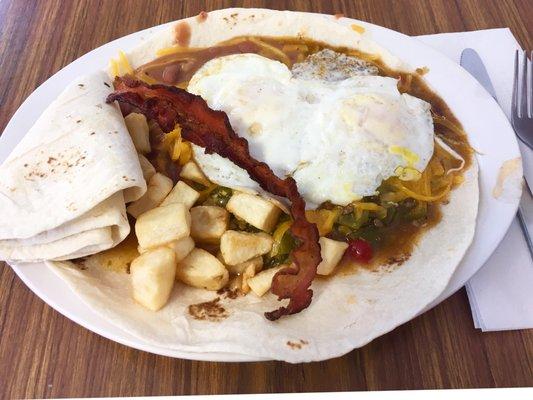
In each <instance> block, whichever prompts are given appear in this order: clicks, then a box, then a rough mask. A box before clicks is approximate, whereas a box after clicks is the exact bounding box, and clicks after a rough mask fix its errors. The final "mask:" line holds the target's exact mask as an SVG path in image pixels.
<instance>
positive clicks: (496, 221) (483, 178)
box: [0, 19, 520, 361]
mask: <svg viewBox="0 0 533 400" xmlns="http://www.w3.org/2000/svg"><path fill="white" fill-rule="evenodd" d="M343 21H344V22H346V23H347V24H352V23H357V24H360V25H363V26H364V27H365V28H366V29H367V31H368V32H369V33H370V34H371V35H372V37H373V38H374V40H375V41H376V42H378V43H379V44H381V45H382V46H383V47H386V48H388V49H390V50H391V51H392V52H393V53H394V54H396V55H398V56H399V57H400V58H401V59H403V60H404V61H406V62H407V63H408V64H410V65H411V66H427V67H429V70H430V72H429V74H428V75H427V76H426V78H427V81H428V82H429V84H430V85H431V86H432V87H433V89H435V91H436V92H437V93H439V95H440V96H441V97H442V98H443V99H444V100H445V101H446V102H447V104H448V106H449V107H450V108H451V109H452V111H453V112H454V113H455V115H456V116H457V118H458V119H459V120H460V121H461V123H462V124H463V126H464V128H465V130H466V132H467V133H468V135H469V138H470V141H471V144H472V145H473V147H474V148H475V149H476V150H478V151H479V154H481V155H479V156H477V159H478V162H479V167H480V177H479V183H480V202H479V214H478V219H477V228H476V234H475V237H474V241H473V243H472V246H471V247H470V248H469V250H468V252H467V254H466V256H465V257H464V259H463V261H462V262H461V264H460V265H459V267H458V269H457V271H456V272H455V274H454V275H453V277H452V279H451V281H450V283H449V285H448V287H447V288H446V290H445V291H444V292H443V293H442V295H441V296H440V297H439V298H438V299H437V300H436V301H435V302H433V303H432V304H431V307H433V306H435V305H436V304H438V303H439V302H441V301H443V300H444V299H446V298H447V297H448V296H450V295H451V294H453V293H454V292H456V291H457V290H458V289H460V288H461V287H462V286H463V285H464V284H465V282H466V281H467V280H468V279H470V277H472V275H474V274H475V272H476V271H477V270H478V269H479V268H480V267H481V266H482V265H483V264H484V263H485V261H486V260H487V259H488V257H489V256H490V255H491V253H492V252H493V251H494V249H495V248H496V247H497V245H498V244H499V242H500V241H501V240H502V238H503V236H504V234H505V232H506V231H507V229H508V227H509V225H510V223H511V221H512V219H513V217H514V215H515V214H516V210H517V207H518V198H517V199H516V201H513V202H509V203H503V202H497V201H496V200H495V199H494V198H493V197H492V195H491V193H492V188H493V187H494V184H495V182H496V177H497V174H498V171H499V168H500V166H501V165H502V163H503V162H504V161H506V160H509V159H512V158H516V157H519V156H520V153H519V150H518V144H517V142H516V139H515V135H514V133H513V131H512V129H511V126H510V125H509V122H508V120H507V118H506V117H505V115H504V114H503V112H502V111H501V109H500V108H499V106H498V105H497V104H496V102H495V101H494V100H493V99H492V97H490V96H489V95H488V94H487V93H486V92H485V91H484V90H483V88H482V87H481V86H480V85H479V84H478V82H477V81H476V80H475V79H473V78H472V77H471V76H470V75H469V74H468V73H467V72H466V71H464V70H463V69H462V68H461V67H459V66H458V65H457V64H455V63H453V62H452V61H450V60H449V59H448V58H446V57H445V56H443V55H442V54H440V53H438V52H436V51H435V50H433V49H431V48H430V47H427V46H426V45H424V44H422V43H421V42H419V41H417V40H414V39H412V38H410V37H408V36H406V35H403V34H401V33H398V32H395V31H392V30H390V29H386V28H383V27H380V26H377V25H372V24H368V23H365V22H362V21H357V20H349V19H345V20H343ZM163 26H165V25H160V26H158V27H155V28H150V29H147V30H144V31H140V32H137V33H133V34H131V35H128V36H125V37H123V38H120V39H117V40H115V41H113V42H110V43H108V44H106V45H104V46H102V47H99V48H97V49H95V50H93V51H91V52H89V53H87V54H85V55H84V56H83V57H80V58H79V59H77V60H76V61H74V62H72V63H71V64H69V65H67V66H66V67H65V68H63V69H62V70H61V71H59V72H58V73H56V74H55V75H54V76H52V77H51V78H50V79H48V80H47V81H46V82H45V83H43V84H42V85H41V86H39V87H38V88H37V89H36V90H35V91H34V92H33V93H32V94H31V95H30V96H29V97H28V98H27V99H26V101H25V102H24V103H23V104H22V105H21V106H20V108H19V109H18V110H17V112H16V113H15V115H14V116H13V118H12V119H11V121H10V122H9V124H8V125H7V127H6V129H5V130H4V133H3V134H2V136H1V138H0V161H3V160H4V159H5V158H6V157H7V155H8V154H9V153H10V152H11V150H12V149H13V148H14V147H15V145H16V144H17V143H18V142H19V141H20V139H21V138H22V137H23V135H24V133H25V132H27V131H28V129H29V128H30V127H31V126H32V124H33V123H34V122H35V120H36V119H37V118H38V116H39V115H40V114H41V113H42V112H43V110H44V109H45V108H46V107H47V106H48V104H50V103H51V102H52V101H53V100H54V99H55V98H56V97H57V96H58V95H59V93H60V92H61V91H62V90H63V89H64V87H65V85H66V83H67V82H70V81H71V80H73V79H74V78H76V77H77V76H79V75H82V74H85V73H88V72H91V71H94V70H96V69H101V68H103V67H104V66H105V64H106V63H107V61H108V60H109V59H110V58H112V57H114V56H116V54H117V52H118V51H119V50H129V49H131V48H133V47H134V46H135V45H136V44H137V43H138V41H139V39H140V38H141V37H143V36H146V35H149V34H151V33H152V32H154V31H155V30H158V29H161V28H162V27H163ZM490 132H497V134H494V135H491V134H490ZM494 210H498V212H494ZM457 222H458V223H460V221H457ZM13 269H14V270H15V272H16V273H17V275H18V276H19V277H20V278H21V279H22V280H23V281H24V283H26V285H28V287H29V288H30V289H31V290H32V291H33V292H34V293H35V294H37V295H38V296H39V297H40V298H41V299H43V300H44V301H45V302H46V303H48V304H49V305H50V306H51V307H53V308H54V309H56V310H57V311H59V312H60V313H62V314H63V315H65V316H66V317H68V318H70V319H71V320H73V321H75V322H77V323H78V324H80V325H82V326H84V327H85V328H87V329H90V330H91V331H93V332H96V333H98V334H100V335H102V336H104V337H106V338H108V339H111V340H114V341H116V342H119V343H122V344H124V345H126V346H130V347H134V348H136V349H140V350H144V351H148V352H151V353H156V354H161V355H166V356H170V357H178V358H187V359H193V360H209V361H257V360H259V359H258V358H257V357H249V356H244V355H240V354H230V353H203V354H200V353H187V352H182V351H176V350H169V349H166V348H162V347H157V346H153V345H151V344H147V343H146V342H144V341H143V340H141V339H139V338H137V337H135V336H132V335H130V334H128V333H126V332H124V331H122V330H121V329H119V328H117V327H115V326H114V325H112V324H111V323H110V322H108V321H106V320H105V319H103V318H102V317H100V316H99V315H97V314H96V313H94V312H93V311H92V310H91V309H90V308H89V307H87V306H86V305H85V304H84V303H82V302H81V300H80V299H79V298H78V297H77V296H76V295H75V294H74V293H73V292H72V291H71V290H70V289H69V287H68V286H67V284H66V283H64V282H63V281H62V280H61V279H60V278H58V277H57V276H56V275H55V274H54V273H53V272H52V271H51V270H49V269H48V268H47V267H46V266H45V265H43V264H26V265H23V266H13ZM431 307H428V308H427V309H429V308H431Z"/></svg>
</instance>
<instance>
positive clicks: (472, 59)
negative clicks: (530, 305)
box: [460, 49, 533, 257]
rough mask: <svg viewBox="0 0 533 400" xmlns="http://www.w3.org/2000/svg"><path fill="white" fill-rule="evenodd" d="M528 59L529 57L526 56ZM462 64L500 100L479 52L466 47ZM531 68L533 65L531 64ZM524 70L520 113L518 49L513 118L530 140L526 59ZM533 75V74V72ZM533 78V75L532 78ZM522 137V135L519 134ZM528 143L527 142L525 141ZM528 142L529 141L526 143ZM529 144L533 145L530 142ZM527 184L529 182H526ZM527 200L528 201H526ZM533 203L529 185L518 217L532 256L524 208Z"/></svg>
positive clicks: (532, 130)
mask: <svg viewBox="0 0 533 400" xmlns="http://www.w3.org/2000/svg"><path fill="white" fill-rule="evenodd" d="M524 57H525V52H524ZM525 58H526V59H527V57H525ZM460 64H461V66H462V67H463V68H464V69H466V70H467V71H468V72H469V73H470V74H471V75H472V76H473V77H474V78H476V79H477V81H478V82H479V83H480V84H481V85H482V86H483V87H484V88H485V90H486V91H487V92H488V93H489V94H490V95H491V96H492V98H493V99H494V100H496V102H498V99H497V98H496V91H495V90H494V86H493V85H492V82H491V80H490V77H489V74H488V72H487V69H486V68H485V65H484V64H483V61H482V60H481V58H480V57H479V54H478V53H477V52H476V51H475V50H474V49H464V50H463V52H462V53H461V61H460ZM530 69H531V66H530ZM523 70H524V71H526V72H525V73H524V76H525V77H526V78H523V79H522V82H523V84H522V97H521V102H520V106H521V107H520V109H519V111H520V113H518V112H517V110H516V106H517V104H518V96H517V92H518V75H517V73H518V51H517V52H516V58H515V77H514V88H513V103H512V108H513V111H512V116H513V118H512V119H513V120H514V118H515V114H516V117H517V119H518V122H519V124H521V125H520V126H521V129H524V128H523V127H524V126H526V125H527V126H526V128H527V129H526V130H525V131H523V136H525V137H526V138H527V137H529V140H530V141H532V140H533V117H532V116H533V111H532V109H531V107H533V104H532V103H533V94H532V92H530V94H529V98H530V110H529V113H528V110H527V101H528V100H527V95H526V92H527V84H526V83H525V82H527V64H526V60H524V67H523ZM532 75H533V74H532ZM531 79H532V80H533V77H532V78H531ZM531 90H532V91H533V82H532V85H531ZM524 99H525V100H524ZM512 125H513V128H514V129H515V131H516V134H517V135H518V129H517V128H516V127H515V124H514V122H512ZM519 137H520V136H519ZM524 143H526V142H524ZM526 144H527V143H526ZM528 146H530V147H531V145H530V144H528ZM526 185H527V182H526ZM526 202H527V203H526ZM532 203H533V197H532V196H531V192H530V191H529V187H528V190H527V192H526V193H524V195H523V196H522V200H521V202H520V205H519V206H518V211H517V218H518V222H519V224H520V228H521V229H522V232H523V234H524V237H525V240H526V243H527V247H528V249H529V252H530V253H531V256H532V257H533V241H532V239H531V234H530V232H529V230H528V224H527V221H526V218H525V217H524V214H525V212H524V209H531V208H532V207H531V204H532Z"/></svg>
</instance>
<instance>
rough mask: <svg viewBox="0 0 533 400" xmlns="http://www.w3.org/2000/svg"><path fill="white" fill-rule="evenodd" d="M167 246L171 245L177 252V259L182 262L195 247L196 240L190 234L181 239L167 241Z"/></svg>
mask: <svg viewBox="0 0 533 400" xmlns="http://www.w3.org/2000/svg"><path fill="white" fill-rule="evenodd" d="M166 246H167V247H170V248H171V249H172V250H174V253H176V261H177V262H180V261H181V260H183V259H184V258H185V257H187V256H188V255H189V253H190V252H191V251H192V249H194V240H192V238H191V237H190V236H187V237H184V238H183V239H180V240H175V241H173V242H170V243H167V245H166Z"/></svg>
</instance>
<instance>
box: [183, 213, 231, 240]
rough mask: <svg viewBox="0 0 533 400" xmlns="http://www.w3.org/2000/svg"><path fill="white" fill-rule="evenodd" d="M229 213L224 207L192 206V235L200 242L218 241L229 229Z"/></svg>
mask: <svg viewBox="0 0 533 400" xmlns="http://www.w3.org/2000/svg"><path fill="white" fill-rule="evenodd" d="M228 223H229V213H228V212H227V211H226V210H225V209H224V208H222V207H217V206H198V207H193V208H191V236H192V237H193V239H194V240H196V241H198V242H208V243H216V242H218V241H219V240H220V237H221V236H222V234H223V233H224V232H226V230H227V229H228Z"/></svg>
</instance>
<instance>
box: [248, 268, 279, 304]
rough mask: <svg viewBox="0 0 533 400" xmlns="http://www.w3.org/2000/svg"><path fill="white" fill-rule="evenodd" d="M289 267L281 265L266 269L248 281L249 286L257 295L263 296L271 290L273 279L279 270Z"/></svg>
mask: <svg viewBox="0 0 533 400" xmlns="http://www.w3.org/2000/svg"><path fill="white" fill-rule="evenodd" d="M285 267H287V265H280V266H277V267H273V268H269V269H265V270H264V271H261V272H260V273H258V274H257V275H255V276H254V277H252V278H249V279H248V281H247V284H248V286H249V287H250V289H252V292H254V293H255V294H256V295H257V296H259V297H261V296H262V295H264V294H265V293H266V292H268V291H269V290H270V287H271V286H272V279H274V275H276V274H277V273H278V271H279V270H281V269H283V268H285Z"/></svg>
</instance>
